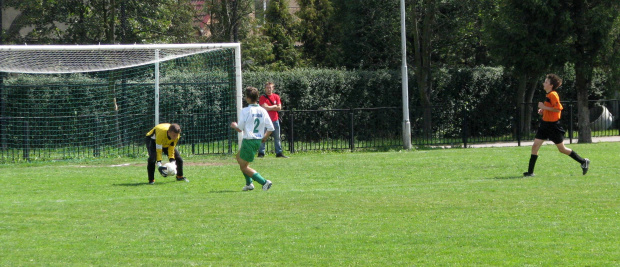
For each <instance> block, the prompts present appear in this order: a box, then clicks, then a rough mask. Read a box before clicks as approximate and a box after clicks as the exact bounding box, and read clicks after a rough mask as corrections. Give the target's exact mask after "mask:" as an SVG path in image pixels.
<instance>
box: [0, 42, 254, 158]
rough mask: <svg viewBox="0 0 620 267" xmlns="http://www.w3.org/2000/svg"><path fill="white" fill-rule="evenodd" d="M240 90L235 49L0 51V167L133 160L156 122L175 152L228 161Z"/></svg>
mask: <svg viewBox="0 0 620 267" xmlns="http://www.w3.org/2000/svg"><path fill="white" fill-rule="evenodd" d="M242 82H243V80H242V71H241V44H240V43H197V44H133V45H0V161H2V160H15V159H16V158H17V156H15V155H17V153H18V151H23V155H24V156H23V159H28V160H30V159H31V158H33V156H32V155H33V154H35V153H36V156H35V157H36V158H41V159H43V158H75V157H76V156H75V154H77V155H78V156H77V157H82V155H86V156H88V155H89V153H90V155H91V156H93V155H94V156H95V157H97V156H99V155H102V156H106V155H139V154H140V153H142V150H141V149H143V148H142V147H141V146H140V144H139V143H140V140H138V138H139V136H140V135H143V134H144V133H142V131H145V129H146V130H148V129H147V128H148V127H152V126H151V124H154V125H156V124H158V123H160V119H161V120H162V121H161V122H175V123H180V124H183V125H182V126H183V127H184V128H183V129H184V132H185V135H184V136H185V138H184V140H185V141H184V142H185V143H184V145H185V147H184V148H183V149H185V151H191V152H190V153H195V154H212V153H216V154H219V153H231V152H232V151H231V149H234V145H237V147H239V146H240V144H241V141H242V136H241V135H240V134H237V133H236V132H234V131H232V130H231V129H230V127H229V124H230V121H232V120H235V119H236V120H237V121H238V120H239V116H240V113H241V109H242V107H243V99H242V97H243V91H242V88H243V85H242ZM160 96H161V97H160ZM117 103H118V105H117ZM160 113H161V114H160ZM226 122H227V123H228V125H227V126H228V127H224V126H225V124H226ZM85 131H88V132H85ZM129 135H131V136H129ZM69 136H73V137H74V138H73V139H68V138H64V139H63V138H62V137H69ZM125 137H131V143H129V141H127V142H125V141H123V142H124V143H122V144H119V143H118V141H115V140H120V139H125ZM74 140H79V142H78V141H74ZM83 140H84V141H83ZM82 141H83V142H82ZM74 150H75V151H78V152H76V153H74V152H73V151H74ZM19 153H21V152H19Z"/></svg>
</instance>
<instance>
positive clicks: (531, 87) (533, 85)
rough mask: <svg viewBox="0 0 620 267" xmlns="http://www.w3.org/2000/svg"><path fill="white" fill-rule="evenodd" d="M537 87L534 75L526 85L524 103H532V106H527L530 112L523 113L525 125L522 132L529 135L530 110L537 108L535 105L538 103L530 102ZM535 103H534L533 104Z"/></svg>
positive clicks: (530, 125)
mask: <svg viewBox="0 0 620 267" xmlns="http://www.w3.org/2000/svg"><path fill="white" fill-rule="evenodd" d="M537 86H538V79H537V78H536V76H535V75H532V76H530V78H529V81H528V83H527V85H526V88H527V91H526V92H525V99H524V102H526V103H532V105H528V107H530V109H529V111H530V112H526V113H525V125H524V127H523V130H524V131H525V132H526V133H529V132H530V131H531V130H532V114H533V112H532V110H531V108H532V107H534V106H537V105H536V103H537V102H538V101H532V100H533V98H534V92H536V87H537ZM535 102H536V103H535Z"/></svg>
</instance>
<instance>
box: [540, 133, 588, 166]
mask: <svg viewBox="0 0 620 267" xmlns="http://www.w3.org/2000/svg"><path fill="white" fill-rule="evenodd" d="M564 133H566V131H564V129H563V128H562V127H561V126H560V124H559V123H555V124H554V125H553V128H552V129H551V131H550V136H549V139H551V141H553V143H555V146H556V147H557V148H558V151H560V153H562V154H565V155H568V156H570V157H571V158H572V159H574V160H575V161H577V162H579V164H580V165H581V170H582V172H583V175H585V174H586V173H587V172H588V169H589V168H590V160H589V159H584V158H582V157H581V156H579V154H577V152H575V151H574V150H572V149H570V148H567V147H566V146H564Z"/></svg>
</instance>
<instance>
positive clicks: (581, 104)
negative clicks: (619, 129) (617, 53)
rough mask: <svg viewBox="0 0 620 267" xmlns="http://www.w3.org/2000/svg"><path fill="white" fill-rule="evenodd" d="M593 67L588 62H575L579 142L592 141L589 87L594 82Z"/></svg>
mask: <svg viewBox="0 0 620 267" xmlns="http://www.w3.org/2000/svg"><path fill="white" fill-rule="evenodd" d="M592 72H593V70H592V67H591V65H588V63H579V62H577V63H575V87H576V88H577V113H578V114H579V115H578V116H577V117H578V123H577V127H578V128H579V139H578V142H579V143H592V131H591V129H590V108H589V107H588V88H590V84H591V83H592Z"/></svg>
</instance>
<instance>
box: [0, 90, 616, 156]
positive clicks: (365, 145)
mask: <svg viewBox="0 0 620 267" xmlns="http://www.w3.org/2000/svg"><path fill="white" fill-rule="evenodd" d="M563 105H564V110H563V112H562V118H561V124H562V126H563V127H564V129H566V130H567V132H566V136H565V137H566V139H567V141H568V142H570V143H572V142H573V141H575V140H576V139H577V138H578V119H577V117H578V116H577V115H578V114H577V103H576V102H574V101H565V102H564V103H563ZM589 106H590V121H591V122H592V123H591V125H590V127H591V129H592V137H603V136H618V135H620V123H619V120H618V118H620V101H619V100H599V101H591V102H590V103H589ZM537 110H538V108H537V104H536V103H523V104H521V105H520V106H519V107H516V108H514V107H513V108H509V109H505V110H491V111H488V110H476V109H473V110H468V109H461V110H458V109H455V110H453V109H446V108H445V107H441V106H432V107H429V108H428V109H426V110H424V109H422V108H420V107H412V108H410V112H411V114H410V120H411V121H410V122H411V128H412V129H411V133H412V144H413V145H414V146H416V147H433V146H452V147H468V146H470V145H472V144H481V143H496V142H517V143H518V144H519V145H520V143H521V141H526V140H533V139H534V136H535V133H536V130H537V128H538V124H539V123H540V119H541V116H540V115H538V114H537ZM42 116H43V115H42ZM231 117H234V116H233V115H232V114H231ZM280 117H281V121H280V125H281V137H282V148H283V150H284V151H287V152H288V153H295V152H302V151H317V150H324V151H330V150H341V151H342V150H349V151H356V150H388V149H400V148H402V146H403V138H402V109H401V108H400V107H379V108H354V109H330V110H286V111H281V112H280ZM425 117H426V119H425ZM210 118H211V117H210V116H207V115H205V114H201V115H199V114H177V115H175V116H174V118H170V121H174V122H177V123H180V124H181V125H182V127H184V128H183V129H184V130H183V138H182V140H181V142H180V146H179V150H181V153H183V154H186V155H188V154H189V155H191V154H230V153H233V152H234V151H236V150H237V135H236V133H235V132H234V131H232V130H230V129H229V128H228V127H227V124H228V122H221V123H223V124H226V125H224V126H222V127H216V128H217V129H219V128H222V129H226V130H222V131H221V132H220V131H219V130H215V129H216V128H214V127H210V128H209V129H210V130H207V131H205V130H204V129H202V128H204V127H200V125H201V124H208V123H209V121H210V120H211V119H210ZM0 119H2V120H3V121H7V120H9V119H12V120H17V119H19V118H0ZM31 119H32V118H31ZM72 119H75V120H77V119H78V118H72ZM91 119H92V118H86V117H84V118H79V120H82V121H84V120H91ZM110 119H111V118H110ZM105 120H107V119H105V118H99V120H98V121H100V122H101V123H103V122H104V121H105ZM151 121H152V120H151V119H148V118H146V117H145V118H144V122H145V123H147V124H148V123H150V122H151ZM23 122H24V124H25V125H26V126H25V127H22V128H20V131H19V132H24V133H23V137H22V138H17V139H15V138H10V139H9V137H10V136H8V137H7V142H5V143H6V144H7V147H3V146H0V158H1V159H2V160H3V161H15V160H31V159H57V158H60V159H63V158H75V157H78V158H79V157H99V156H100V155H102V156H104V155H108V156H110V155H112V156H130V157H140V156H142V155H144V154H146V151H145V149H144V144H143V135H144V133H143V132H144V131H145V130H142V131H140V130H137V129H132V128H123V130H124V131H123V136H124V138H122V139H120V140H121V142H119V144H118V146H115V147H111V148H107V147H100V146H98V145H97V144H98V143H97V142H95V141H92V140H91V139H93V140H96V139H97V138H94V137H92V138H91V137H83V138H70V137H71V136H65V137H63V138H65V139H71V140H74V141H75V142H76V143H75V144H73V145H70V146H54V145H53V143H54V142H51V143H50V142H44V143H41V142H39V141H38V139H40V138H38V137H37V136H38V132H36V131H31V130H30V129H32V126H33V125H32V123H39V124H40V123H43V124H45V125H47V126H48V127H51V128H54V127H55V128H54V129H57V128H58V125H63V127H64V128H67V129H68V127H69V128H70V127H71V123H66V122H65V123H60V124H59V123H55V121H54V120H52V118H47V117H41V118H38V119H36V120H34V121H32V122H30V120H23ZM29 122H30V123H29ZM147 128H149V127H147ZM102 129H104V128H102ZM201 129H202V130H201ZM100 133H103V132H100ZM104 135H105V134H104ZM207 135H214V136H219V137H220V138H216V139H217V141H209V142H205V141H204V140H207V139H208V140H214V138H206V137H207ZM22 139H23V140H22ZM9 140H10V141H11V142H9ZM63 140H64V139H63ZM78 141H80V142H84V141H86V142H87V143H85V144H84V143H77V142H78ZM8 144H10V145H11V146H9V145H8ZM266 150H267V153H273V142H272V141H271V140H270V141H268V142H267V143H266ZM102 152H103V153H102Z"/></svg>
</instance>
